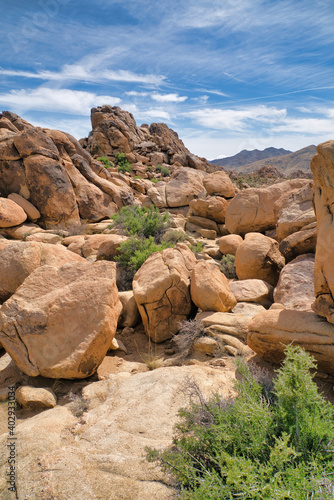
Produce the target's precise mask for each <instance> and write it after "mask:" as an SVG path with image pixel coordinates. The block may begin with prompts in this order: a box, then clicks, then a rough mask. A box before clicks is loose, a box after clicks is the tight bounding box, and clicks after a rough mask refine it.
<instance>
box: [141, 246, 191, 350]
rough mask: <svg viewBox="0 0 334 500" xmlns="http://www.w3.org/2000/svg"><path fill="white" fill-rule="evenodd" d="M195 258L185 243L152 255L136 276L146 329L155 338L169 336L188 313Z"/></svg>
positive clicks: (155, 339) (160, 339)
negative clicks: (191, 275)
mask: <svg viewBox="0 0 334 500" xmlns="http://www.w3.org/2000/svg"><path fill="white" fill-rule="evenodd" d="M195 264H196V258H195V256H194V254H193V252H192V251H191V250H189V248H188V247H187V245H185V244H184V243H178V244H177V245H176V246H175V247H174V248H167V249H166V250H163V251H162V252H156V253H154V254H153V255H151V257H149V258H148V259H147V260H146V262H144V264H143V265H142V267H141V268H140V269H139V271H137V273H136V274H135V277H134V280H133V293H134V297H135V300H136V302H137V305H138V309H139V312H140V315H141V317H142V320H143V324H144V327H145V332H146V335H147V336H148V337H150V338H151V339H152V340H154V341H155V342H163V341H164V340H167V339H170V338H171V337H172V336H173V335H174V334H175V333H176V332H177V331H178V330H179V328H180V322H182V321H184V320H185V319H187V317H188V316H189V314H190V312H191V309H192V303H191V298H190V273H191V271H192V269H193V268H194V266H195Z"/></svg>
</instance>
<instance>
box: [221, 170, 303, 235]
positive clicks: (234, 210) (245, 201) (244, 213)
mask: <svg viewBox="0 0 334 500" xmlns="http://www.w3.org/2000/svg"><path fill="white" fill-rule="evenodd" d="M306 184H309V181H308V180H305V179H294V180H291V181H284V182H280V183H278V184H273V185H271V186H269V187H266V188H251V189H244V190H242V191H240V192H239V193H237V194H236V196H235V197H234V198H233V200H232V201H231V203H230V204H229V206H228V208H227V210H226V219H225V224H226V227H227V229H228V230H229V231H230V233H236V234H246V233H249V232H252V231H266V230H268V229H273V228H275V226H276V223H277V218H278V213H279V211H280V209H281V206H282V203H284V202H285V201H286V197H287V193H289V194H292V192H293V191H295V190H296V191H299V190H300V188H302V187H303V186H305V185H306Z"/></svg>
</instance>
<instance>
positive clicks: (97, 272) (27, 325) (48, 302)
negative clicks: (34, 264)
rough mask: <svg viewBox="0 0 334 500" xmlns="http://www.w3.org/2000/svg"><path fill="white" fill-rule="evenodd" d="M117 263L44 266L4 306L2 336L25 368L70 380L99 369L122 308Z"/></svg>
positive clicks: (31, 372)
mask: <svg viewBox="0 0 334 500" xmlns="http://www.w3.org/2000/svg"><path fill="white" fill-rule="evenodd" d="M73 255H75V254H73ZM115 267H116V266H115V264H114V263H112V262H96V263H88V262H76V263H69V264H65V265H64V266H62V267H61V268H59V269H58V268H56V267H52V266H42V267H39V268H38V269H36V270H35V271H34V272H33V273H32V274H30V276H29V277H28V278H26V280H25V281H24V283H23V285H22V286H21V287H20V289H19V290H18V291H17V292H16V293H15V294H14V295H13V296H12V297H11V298H10V299H8V300H7V301H6V303H5V304H3V306H2V308H1V311H0V341H1V342H2V344H3V345H4V347H5V349H6V351H7V352H8V353H9V354H10V355H11V357H12V358H13V360H14V361H15V363H16V364H17V366H18V367H19V368H20V370H22V371H23V372H24V373H26V374H27V375H30V376H37V375H43V376H44V377H50V378H69V379H73V378H85V377H88V376H90V375H91V374H92V373H94V372H95V371H96V369H97V367H98V366H99V364H100V363H101V361H102V360H103V358H104V356H105V355H106V353H107V351H108V349H109V346H110V344H111V341H112V339H113V337H114V335H115V332H116V327H117V321H118V316H119V314H120V311H121V304H120V302H119V299H118V291H117V288H116V269H115Z"/></svg>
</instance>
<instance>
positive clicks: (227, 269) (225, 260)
mask: <svg viewBox="0 0 334 500" xmlns="http://www.w3.org/2000/svg"><path fill="white" fill-rule="evenodd" d="M219 269H220V270H221V272H222V273H224V274H225V276H226V278H228V279H230V280H231V279H235V278H237V271H236V268H235V257H234V255H231V254H227V255H223V257H222V259H221V261H220V265H219Z"/></svg>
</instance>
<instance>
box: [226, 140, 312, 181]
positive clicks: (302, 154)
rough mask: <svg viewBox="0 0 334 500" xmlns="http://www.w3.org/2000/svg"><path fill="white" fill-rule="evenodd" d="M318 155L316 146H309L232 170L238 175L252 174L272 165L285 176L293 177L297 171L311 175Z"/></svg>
mask: <svg viewBox="0 0 334 500" xmlns="http://www.w3.org/2000/svg"><path fill="white" fill-rule="evenodd" d="M315 153H316V147H315V146H313V145H312V146H307V147H306V148H303V149H299V151H296V152H295V153H289V154H287V155H283V156H275V157H273V158H266V159H265V160H260V161H256V162H253V163H249V164H248V165H242V166H240V167H233V168H231V170H233V171H234V172H237V173H250V172H255V171H256V170H259V169H260V168H262V167H265V166H267V165H271V166H272V167H275V168H277V170H278V171H279V172H280V173H281V174H284V175H285V176H289V175H291V174H292V173H293V172H296V171H297V170H301V171H302V172H305V173H310V162H311V160H312V158H313V156H314V155H315Z"/></svg>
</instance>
